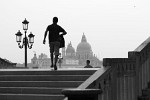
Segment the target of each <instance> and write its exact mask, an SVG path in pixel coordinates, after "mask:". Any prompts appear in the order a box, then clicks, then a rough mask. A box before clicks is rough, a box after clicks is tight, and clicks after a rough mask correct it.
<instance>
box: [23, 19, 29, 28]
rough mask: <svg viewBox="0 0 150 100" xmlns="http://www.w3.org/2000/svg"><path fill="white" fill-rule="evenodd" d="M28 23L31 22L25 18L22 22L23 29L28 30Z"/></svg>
mask: <svg viewBox="0 0 150 100" xmlns="http://www.w3.org/2000/svg"><path fill="white" fill-rule="evenodd" d="M28 24H29V22H28V21H27V20H26V18H25V20H24V21H23V22H22V25H23V30H28Z"/></svg>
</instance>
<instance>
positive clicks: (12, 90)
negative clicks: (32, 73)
mask: <svg viewBox="0 0 150 100" xmlns="http://www.w3.org/2000/svg"><path fill="white" fill-rule="evenodd" d="M62 89H64V88H46V87H0V94H47V95H48V94H49V95H50V94H51V95H54V94H55V95H56V94H59V95H60V94H61V91H62Z"/></svg>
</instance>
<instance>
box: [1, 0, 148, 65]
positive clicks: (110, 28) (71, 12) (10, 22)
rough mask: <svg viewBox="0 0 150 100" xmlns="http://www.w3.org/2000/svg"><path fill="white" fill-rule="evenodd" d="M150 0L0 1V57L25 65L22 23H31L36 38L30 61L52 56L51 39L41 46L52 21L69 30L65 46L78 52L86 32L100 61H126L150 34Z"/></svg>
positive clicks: (30, 28) (30, 52)
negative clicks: (20, 41) (19, 42)
mask: <svg viewBox="0 0 150 100" xmlns="http://www.w3.org/2000/svg"><path fill="white" fill-rule="evenodd" d="M149 5H150V0H0V46H1V47H0V48H1V49H0V57H1V58H6V59H8V60H10V61H12V62H16V63H23V62H24V49H19V48H18V45H17V43H16V37H15V34H16V33H17V31H18V30H20V31H21V32H22V33H23V34H24V31H23V29H22V21H23V20H24V19H25V18H26V19H27V20H28V21H29V30H28V34H29V32H32V33H33V34H34V35H35V43H34V45H33V48H32V49H28V62H30V60H31V58H32V57H33V55H34V52H33V51H35V52H36V53H37V55H39V54H40V53H45V54H47V55H48V56H49V45H48V40H47V43H46V45H43V44H42V41H43V37H44V32H45V29H46V27H47V26H48V25H49V24H51V23H52V18H53V17H54V16H57V17H58V18H59V22H58V24H59V25H61V26H62V27H63V28H64V29H65V30H66V31H67V33H68V34H67V35H66V36H65V40H66V46H67V44H68V43H69V42H70V41H71V42H72V45H73V47H74V48H75V49H76V47H77V45H78V44H79V43H80V41H81V37H82V35H83V33H84V34H85V35H86V38H87V41H88V43H90V44H91V47H92V50H93V53H94V54H96V55H97V56H98V58H99V59H101V60H102V59H103V58H124V57H127V54H128V51H132V50H134V49H135V48H136V47H137V46H139V45H140V44H141V43H142V42H143V41H144V40H145V39H147V38H148V37H149V35H150V6H149Z"/></svg>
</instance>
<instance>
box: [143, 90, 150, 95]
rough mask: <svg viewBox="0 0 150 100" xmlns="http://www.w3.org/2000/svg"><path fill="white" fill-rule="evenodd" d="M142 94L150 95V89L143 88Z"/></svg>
mask: <svg viewBox="0 0 150 100" xmlns="http://www.w3.org/2000/svg"><path fill="white" fill-rule="evenodd" d="M142 96H149V97H150V89H144V90H142Z"/></svg>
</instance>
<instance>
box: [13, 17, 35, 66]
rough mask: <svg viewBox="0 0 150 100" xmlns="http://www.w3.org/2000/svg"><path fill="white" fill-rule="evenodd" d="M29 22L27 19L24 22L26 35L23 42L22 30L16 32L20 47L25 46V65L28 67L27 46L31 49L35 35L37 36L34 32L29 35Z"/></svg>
mask: <svg viewBox="0 0 150 100" xmlns="http://www.w3.org/2000/svg"><path fill="white" fill-rule="evenodd" d="M28 24H29V22H28V21H27V20H26V19H25V20H24V21H23V22H22V25H23V30H24V31H25V37H24V38H23V43H22V44H21V39H22V33H21V32H20V30H19V31H18V32H17V33H16V34H15V35H16V42H17V43H18V46H19V48H20V49H22V48H23V47H24V48H25V67H26V68H27V47H28V48H29V49H31V48H32V46H33V43H34V36H35V35H33V34H32V32H30V34H29V35H28V37H27V30H28Z"/></svg>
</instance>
